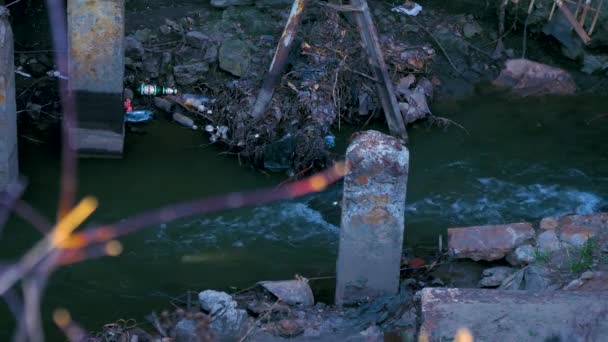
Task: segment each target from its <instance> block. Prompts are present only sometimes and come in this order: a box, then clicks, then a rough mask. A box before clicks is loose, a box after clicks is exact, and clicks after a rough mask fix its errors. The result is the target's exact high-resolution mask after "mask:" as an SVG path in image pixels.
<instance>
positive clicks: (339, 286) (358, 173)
mask: <svg viewBox="0 0 608 342" xmlns="http://www.w3.org/2000/svg"><path fill="white" fill-rule="evenodd" d="M346 165H347V174H346V176H345V178H344V195H343V200H342V205H343V206H342V227H341V230H340V247H339V252H338V262H337V282H336V304H337V305H342V304H349V303H354V302H357V301H361V300H366V299H369V298H371V297H376V296H379V295H383V294H395V293H397V291H398V288H399V266H400V262H401V253H402V249H403V233H404V211H405V193H406V189H407V175H408V167H409V152H408V150H407V148H406V147H405V146H403V145H402V144H401V142H400V141H399V140H398V139H396V138H393V137H391V136H388V135H385V134H382V133H380V132H376V131H366V132H363V133H359V134H357V135H356V136H355V138H354V140H353V142H352V143H351V144H350V146H349V147H348V150H347V151H346Z"/></svg>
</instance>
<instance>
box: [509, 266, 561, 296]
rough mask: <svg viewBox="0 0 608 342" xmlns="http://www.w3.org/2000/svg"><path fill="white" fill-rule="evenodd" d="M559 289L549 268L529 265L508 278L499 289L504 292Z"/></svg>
mask: <svg viewBox="0 0 608 342" xmlns="http://www.w3.org/2000/svg"><path fill="white" fill-rule="evenodd" d="M558 287H559V286H556V284H554V282H553V280H552V278H551V272H550V270H549V269H548V268H546V267H542V266H537V265H529V266H526V267H524V268H522V269H521V270H519V271H517V272H516V273H515V274H513V275H511V276H509V277H508V278H506V279H505V280H504V281H503V282H502V284H500V287H499V288H500V289H503V290H526V291H544V290H554V289H556V288H558Z"/></svg>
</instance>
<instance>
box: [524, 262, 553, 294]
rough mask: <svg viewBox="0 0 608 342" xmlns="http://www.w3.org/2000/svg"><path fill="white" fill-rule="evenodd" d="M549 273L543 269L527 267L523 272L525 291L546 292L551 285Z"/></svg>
mask: <svg viewBox="0 0 608 342" xmlns="http://www.w3.org/2000/svg"><path fill="white" fill-rule="evenodd" d="M550 276H551V272H549V270H548V269H547V268H545V267H540V266H528V267H527V268H526V269H525V271H524V282H525V283H524V287H523V289H522V290H526V291H542V290H547V289H549V288H550V287H551V285H553V282H552V280H551V278H550Z"/></svg>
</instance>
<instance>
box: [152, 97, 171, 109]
mask: <svg viewBox="0 0 608 342" xmlns="http://www.w3.org/2000/svg"><path fill="white" fill-rule="evenodd" d="M154 106H155V107H156V108H158V109H161V110H163V111H164V112H166V113H171V112H172V110H173V102H171V101H169V100H167V99H164V98H162V97H154Z"/></svg>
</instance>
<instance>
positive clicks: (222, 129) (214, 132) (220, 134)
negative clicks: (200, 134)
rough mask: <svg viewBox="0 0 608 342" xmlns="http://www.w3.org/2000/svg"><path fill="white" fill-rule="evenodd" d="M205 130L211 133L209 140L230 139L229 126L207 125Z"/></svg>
mask: <svg viewBox="0 0 608 342" xmlns="http://www.w3.org/2000/svg"><path fill="white" fill-rule="evenodd" d="M205 131H207V132H209V134H211V136H210V137H209V140H210V141H211V142H216V141H217V140H218V139H224V140H226V139H228V127H227V126H216V127H213V126H212V125H207V126H205Z"/></svg>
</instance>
